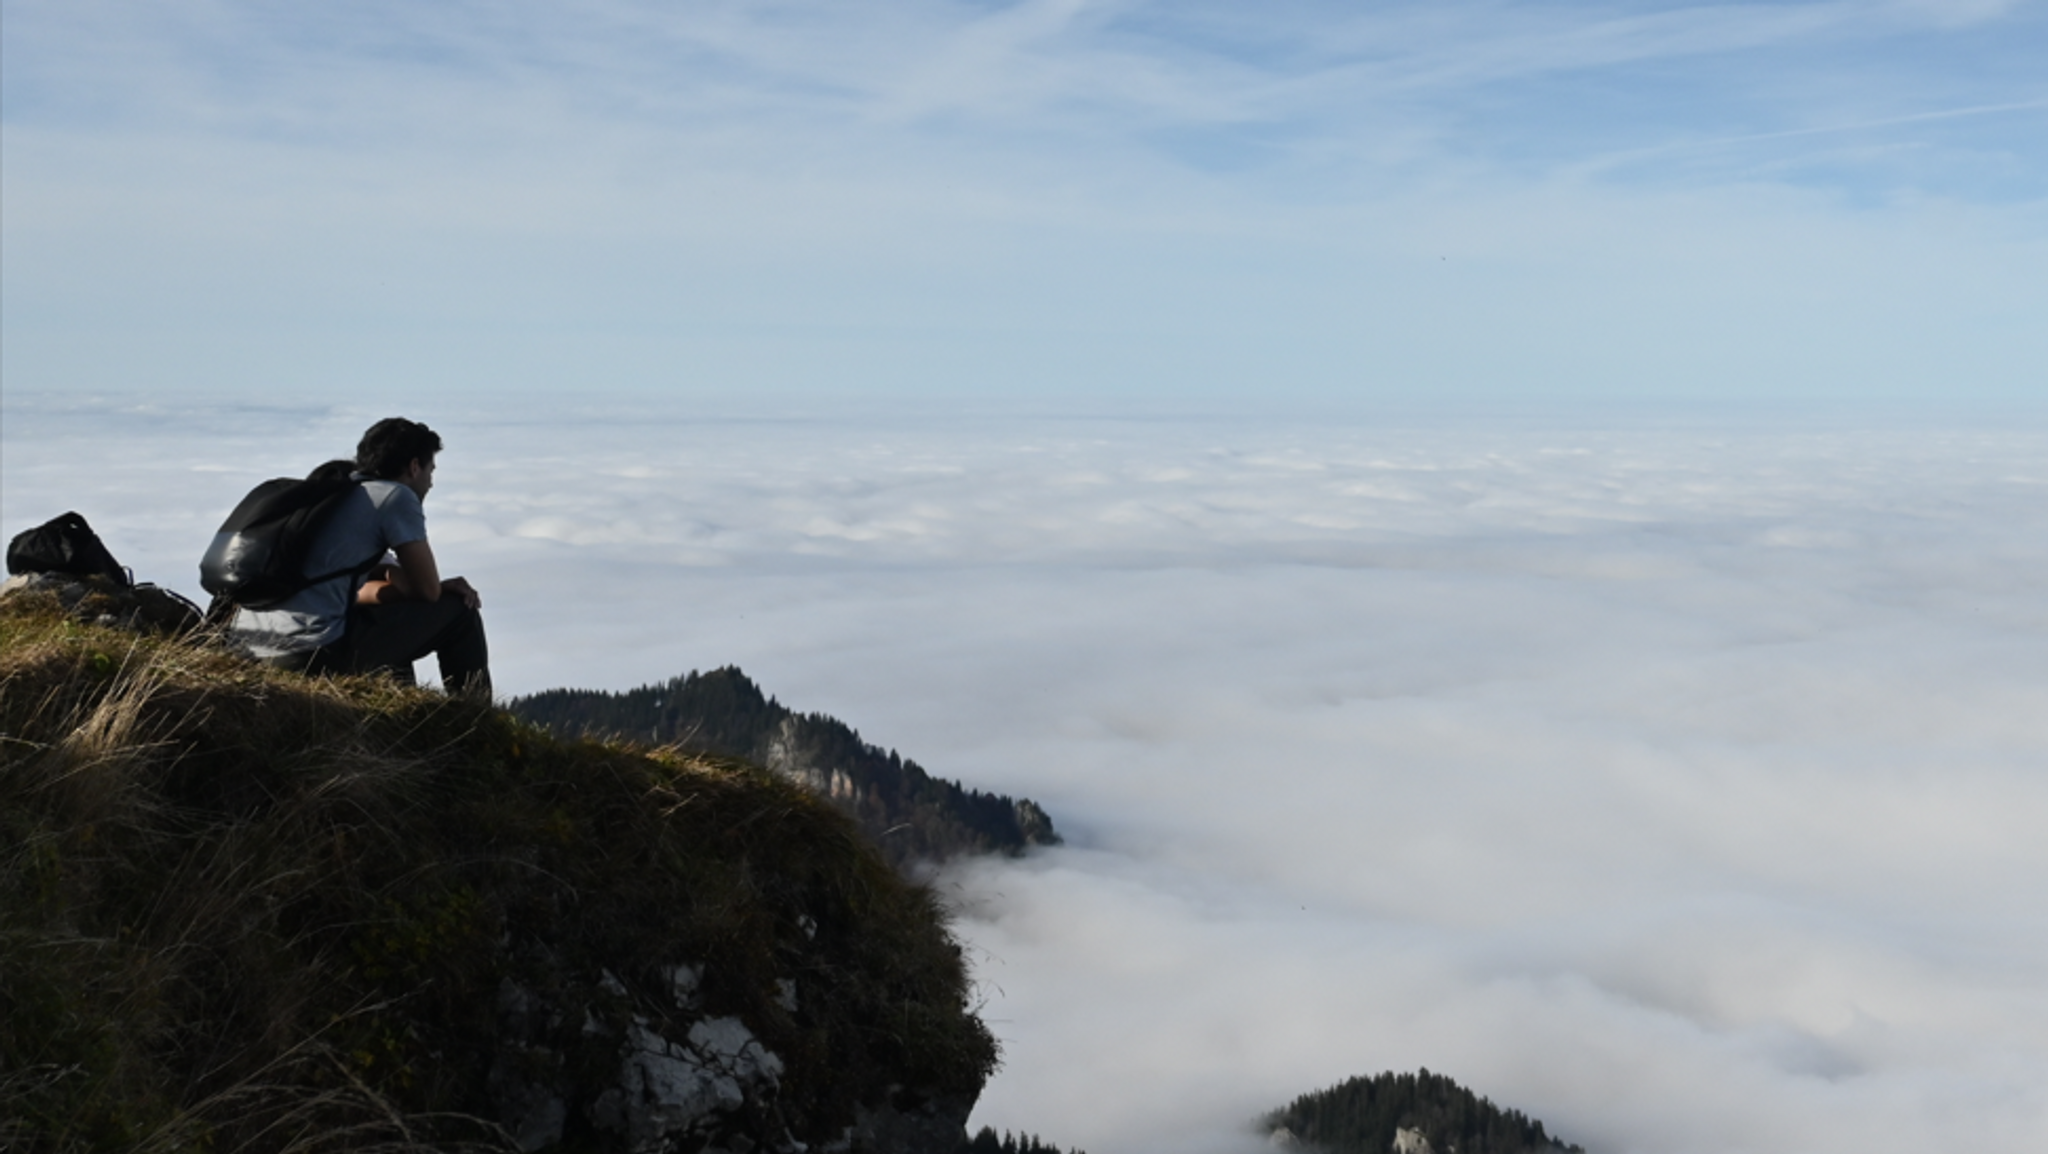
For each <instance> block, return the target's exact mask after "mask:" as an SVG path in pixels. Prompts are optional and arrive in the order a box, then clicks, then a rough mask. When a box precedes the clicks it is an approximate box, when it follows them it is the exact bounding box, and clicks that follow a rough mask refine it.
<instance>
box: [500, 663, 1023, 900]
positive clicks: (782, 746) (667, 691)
mask: <svg viewBox="0 0 2048 1154" xmlns="http://www.w3.org/2000/svg"><path fill="white" fill-rule="evenodd" d="M506 708H507V709H509V710H510V711H512V712H513V713H515V714H518V715H519V716H520V717H523V718H525V719H526V720H528V721H531V722H533V723H535V724H537V725H542V726H545V727H547V728H548V729H549V730H551V731H553V732H554V733H556V734H558V735H560V736H564V737H573V736H585V735H588V736H592V737H597V736H611V737H620V738H627V739H631V740H633V741H645V742H649V743H652V744H655V745H672V746H675V747H678V748H681V749H685V750H693V751H700V752H705V753H713V754H719V755H723V756H726V757H737V758H741V759H744V760H747V761H751V762H753V763H755V764H757V765H762V766H766V767H767V768H769V769H772V770H774V771H775V772H777V773H780V774H782V775H783V776H785V777H787V778H789V779H790V780H792V781H796V782H799V783H801V784H804V785H806V786H809V787H810V788H811V789H813V790H815V791H817V793H819V794H820V795H821V796H823V797H825V798H827V799H829V800H830V801H831V802H832V804H833V805H835V806H837V807H838V808H839V809H840V810H841V811H842V812H844V813H846V814H847V815H848V816H850V817H852V818H853V819H854V820H855V821H858V822H859V823H860V825H861V828H862V829H864V830H866V831H867V833H868V836H869V837H870V838H872V839H873V841H874V843H875V844H876V845H877V846H879V847H880V848H881V850H882V852H883V854H884V855H885V856H887V857H888V858H889V860H890V861H892V862H894V863H896V865H897V866H898V867H899V868H902V869H906V870H909V869H912V868H913V867H915V866H916V865H917V864H918V863H920V862H928V861H939V860H943V859H945V858H949V857H954V856H958V855H961V854H971V853H1019V852H1022V851H1023V850H1025V849H1026V848H1028V847H1030V846H1034V845H1057V844H1059V840H1060V838H1059V834H1058V833H1057V832H1055V831H1054V829H1053V824H1052V818H1051V816H1049V815H1048V814H1047V813H1046V812H1045V810H1044V809H1042V808H1040V807H1039V805H1038V804H1037V803H1036V802H1033V801H1031V800H1030V799H1029V798H1021V799H1013V798H1009V797H1005V796H1003V795H1001V794H992V793H983V792H981V791H980V790H973V789H967V788H964V787H962V786H961V785H959V784H958V783H956V782H951V781H947V780H945V779H943V778H937V777H933V776H932V775H931V774H929V773H927V772H925V770H924V768H923V767H922V766H920V765H918V764H917V763H916V762H914V761H909V760H906V759H904V758H902V757H899V756H898V755H897V754H896V753H895V751H893V750H889V751H884V750H882V749H880V748H878V747H876V746H873V745H870V744H868V743H867V742H865V741H863V740H861V736H860V734H858V733H856V732H854V730H853V729H852V728H851V727H849V726H847V725H846V724H845V723H844V722H841V721H838V720H836V719H834V718H831V717H827V716H825V715H824V714H821V713H808V714H802V713H795V712H793V711H791V710H790V709H788V708H786V707H785V706H783V705H782V703H780V702H778V701H776V700H775V699H774V698H772V697H769V696H767V695H766V694H764V693H762V692H761V689H760V687H758V686H756V685H755V684H754V683H753V682H752V681H751V680H749V679H748V678H747V676H746V675H745V674H744V673H741V672H740V671H739V670H738V669H734V668H730V667H728V668H725V669H714V670H712V671H711V672H709V673H691V674H688V675H687V676H683V677H677V678H673V679H671V680H669V681H666V682H663V683H662V684H660V685H647V686H642V687H641V688H639V689H633V690H628V691H626V692H624V693H609V692H604V691H599V690H587V689H554V690H549V691H547V692H545V693H536V694H534V695H532V696H531V697H521V698H517V699H515V700H513V701H510V702H507V703H506Z"/></svg>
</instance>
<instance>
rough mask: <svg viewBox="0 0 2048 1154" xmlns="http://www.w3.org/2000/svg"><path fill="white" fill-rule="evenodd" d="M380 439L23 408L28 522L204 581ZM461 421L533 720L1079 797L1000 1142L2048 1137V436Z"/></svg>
mask: <svg viewBox="0 0 2048 1154" xmlns="http://www.w3.org/2000/svg"><path fill="white" fill-rule="evenodd" d="M376 415H380V414H374V413H369V412H357V411H352V410H347V409H332V410H292V409H282V410H276V411H270V412H259V411H254V410H250V409H248V408H246V407H240V406H235V407H225V408H220V409H214V410H207V411H203V412H190V413H183V414H181V413H177V412H153V411H149V410H146V409H137V408H136V407H135V406H134V405H133V404H132V403H130V402H120V403H111V404H105V405H94V404H91V403H87V402H76V401H60V400H55V399H50V398H33V397H30V398H21V397H12V396H11V397H10V398H9V407H8V412H7V420H6V422H5V426H4V435H5V438H6V440H5V445H4V448H5V452H4V457H0V464H4V469H5V475H4V481H5V484H4V506H0V516H4V521H5V526H4V527H5V529H6V530H7V531H8V532H9V533H12V532H15V531H18V530H19V529H21V528H23V527H25V526H26V525H28V524H31V523H33V522H35V521H39V520H42V519H44V518H46V517H48V516H50V515H53V514H55V513H57V512H60V511H62V510H64V509H67V508H77V509H79V510H80V511H82V512H84V513H85V514H86V515H87V516H88V517H89V518H90V519H91V520H92V521H93V523H94V524H95V525H96V526H98V527H99V528H100V529H101V531H102V533H103V535H105V536H106V538H107V539H108V541H109V544H110V545H111V546H112V547H113V548H114V550H115V552H116V554H117V555H119V556H120V557H121V558H122V559H123V560H124V561H126V562H128V563H129V564H131V565H133V566H134V567H135V568H136V569H137V571H138V575H139V576H142V577H144V578H146V579H156V580H160V581H165V582H167V583H169V584H172V585H174V586H177V587H180V588H184V589H186V590H187V591H193V586H194V585H195V581H194V580H193V578H192V576H191V574H192V572H193V565H194V562H195V560H196V557H197V554H198V552H199V551H200V549H202V548H203V546H204V542H205V539H206V537H207V536H208V535H209V533H210V530H211V528H212V525H213V524H214V523H215V522H217V520H218V518H219V517H220V516H221V515H222V514H223V513H224V512H225V511H226V509H227V508H228V507H229V506H230V505H232V503H233V501H234V498H235V497H236V496H238V495H239V494H240V493H241V492H242V491H243V490H245V489H246V488H248V486H249V485H250V484H252V483H253V482H254V481H255V480H259V479H261V478H263V477H265V476H270V475H274V474H277V473H284V472H300V471H303V470H304V469H305V468H306V467H308V466H309V465H311V464H312V463H314V462H315V461H317V460H319V459H322V458H324V457H326V456H330V455H335V454H337V453H342V452H345V451H346V450H347V449H348V448H349V447H350V446H351V445H352V444H353V441H354V437H355V435H356V434H357V433H358V432H359V431H360V429H361V427H362V426H363V425H364V424H367V423H368V420H369V419H370V418H372V417H374V416H376ZM414 415H417V416H421V417H423V418H425V419H427V420H428V421H429V422H430V423H433V424H435V425H436V426H437V427H441V428H442V429H443V431H444V434H445V435H446V436H447V438H448V441H449V448H448V451H447V453H446V454H445V455H444V457H443V460H442V468H441V470H440V484H439V487H437V489H436V491H435V493H434V496H433V499H432V500H431V502H430V503H429V517H430V524H431V526H432V528H433V530H434V534H435V539H436V543H437V548H438V550H439V552H440V553H441V555H442V557H443V563H444V568H447V569H449V570H451V571H459V572H465V573H467V574H469V575H470V576H471V577H472V578H473V579H474V580H475V581H476V582H477V584H478V585H479V587H480V588H482V589H483V591H484V595H485V597H486V601H487V612H488V614H489V617H490V621H491V627H492V632H493V639H494V642H495V648H496V662H495V664H496V667H497V672H498V675H499V682H500V685H501V686H502V687H503V688H505V689H506V690H508V691H512V692H524V691H529V690H534V689H539V688H544V687H547V686H551V685H561V684H572V685H584V686H593V687H606V688H625V687H629V686H632V685H635V684H639V683H643V682H646V681H651V680H656V679H659V678H664V677H668V676H672V675H674V674H676V673H680V672H683V671H685V670H688V669H691V668H709V667H713V666H716V665H721V664H727V663H736V664H739V665H741V666H742V667H744V668H745V669H746V670H747V671H748V672H749V673H750V674H752V675H754V676H755V677H756V678H757V679H759V680H760V681H761V682H762V683H763V684H764V685H765V686H766V687H767V688H768V689H769V690H770V691H771V692H773V693H776V694H778V695H779V696H780V697H781V698H782V699H783V700H784V701H785V702H787V703H789V704H791V705H793V706H796V707H798V708H802V709H817V710H824V711H827V712H830V713H833V714H835V715H838V716H840V717H842V718H844V719H846V720H848V721H849V722H851V723H853V724H854V725H856V726H857V727H859V728H860V729H861V730H862V732H863V734H864V735H865V736H866V737H868V738H869V739H870V740H873V741H875V742H878V743H880V744H882V745H885V746H894V747H896V748H898V749H900V750H901V751H902V752H904V753H905V754H906V755H908V756H912V757H915V758H917V759H918V760H919V761H921V762H923V763H924V764H925V765H926V766H927V767H929V768H931V769H932V770H934V771H935V772H938V773H941V774H944V775H946V776H954V777H960V778H963V779H965V780H967V781H969V782H970V783H972V784H975V785H978V786H981V787H984V788H991V789H998V790H1003V791H1005V792H1011V793H1019V794H1025V795H1029V796H1032V797H1035V798H1037V799H1039V800H1040V801H1042V802H1044V803H1045V804H1046V805H1047V806H1048V808H1049V809H1051V810H1052V812H1053V813H1054V815H1055V817H1056V819H1057V820H1058V821H1059V822H1060V824H1061V827H1062V829H1063V830H1064V831H1066V832H1067V833H1068V834H1069V837H1070V841H1071V845H1070V846H1069V847H1067V848H1064V849H1060V850H1055V851H1051V852H1047V853H1042V854H1038V855H1035V856H1034V857H1032V858H1030V859H1027V860H1024V861H1021V862H991V863H982V864H979V865H975V866H973V867H970V868H965V869H961V870H958V871H956V872H954V873H951V874H948V875H946V876H945V877H943V878H942V879H941V881H940V884H941V886H942V887H943V888H944V889H945V891H946V893H947V895H948V897H949V898H950V900H952V901H953V902H954V903H955V904H956V905H957V908H958V909H959V910H960V918H961V921H960V926H961V929H962V931H963V932H964V933H965V934H966V936H967V937H968V938H969V940H970V942H971V944H972V949H973V954H974V956H975V958H976V961H977V966H978V973H979V975H980V977H981V980H982V989H983V993H984V995H985V997H986V998H987V1002H986V1005H985V1007H984V1012H985V1013H986V1015H987V1016H988V1017H989V1019H990V1020H991V1022H992V1023H993V1024H994V1026H995V1028H996V1030H997V1032H998V1033H999V1035H1000V1036H1001V1037H1002V1038H1003V1039H1004V1041H1005V1046H1006V1067H1005V1069H1004V1071H1003V1072H1002V1073H1001V1074H999V1075H998V1077H997V1079H996V1081H995V1082H994V1083H993V1084H992V1085H991V1086H990V1088H989V1090H988V1092H987V1094H986V1095H985V1096H984V1098H983V1101H982V1105H981V1107H980V1109H979V1112H978V1113H977V1116H976V1119H975V1123H976V1124H977V1125H980V1124H989V1125H994V1126H997V1127H999V1128H1003V1127H1007V1128H1011V1129H1030V1130H1033V1131H1036V1132H1039V1133H1042V1134H1044V1135H1045V1136H1046V1137H1048V1138H1050V1139H1052V1140H1055V1141H1058V1142H1061V1143H1062V1144H1069V1145H1079V1146H1083V1147H1086V1148H1087V1149H1089V1150H1090V1151H1092V1152H1094V1154H1117V1152H1124V1151H1135V1152H1144V1151H1160V1152H1165V1151H1216V1152H1219V1154H1222V1152H1227V1151H1237V1150H1246V1151H1248V1150H1252V1149H1256V1148H1257V1140H1256V1139H1255V1138H1253V1137H1250V1136H1248V1135H1247V1134H1246V1133H1245V1132H1244V1130H1243V1127H1244V1125H1245V1123H1246V1122H1247V1120H1248V1119H1249V1118H1250V1117H1251V1116H1252V1115H1254V1114H1256V1113H1257V1112H1259V1111H1261V1110H1263V1109H1265V1108H1269V1107H1272V1106H1276V1105H1279V1104H1281V1103H1282V1102H1284V1101H1285V1100H1287V1099H1288V1098H1291V1097H1292V1096H1294V1095H1295V1094H1298V1093H1301V1092H1304V1091H1308V1090H1311V1089H1315V1088H1318V1087H1321V1086H1324V1085H1328V1084H1330V1083H1333V1082H1336V1081H1339V1080H1341V1079H1343V1078H1346V1077H1349V1076H1352V1075H1356V1074H1366V1073H1373V1072H1376V1071H1379V1070H1382V1069H1413V1068H1415V1067H1417V1066H1427V1067H1429V1068H1431V1069H1433V1070H1439V1071H1441V1072H1444V1073H1448V1074H1450V1075H1451V1076H1453V1077H1455V1078H1457V1079H1459V1080H1460V1081H1462V1082H1465V1083H1467V1084H1470V1085H1472V1086H1474V1087H1475V1088H1477V1089H1478V1090H1480V1091H1481V1092H1482V1093H1485V1094H1487V1095H1489V1096H1491V1097H1492V1098H1494V1100H1496V1101H1497V1102H1501V1103H1504V1104H1508V1105H1512V1106H1515V1107H1518V1108H1520V1109H1523V1110H1526V1111H1528V1112H1530V1113H1532V1114H1534V1115H1536V1116H1537V1117H1540V1118H1542V1119H1543V1120H1544V1121H1545V1122H1546V1123H1547V1124H1549V1125H1550V1126H1551V1128H1552V1129H1553V1130H1555V1131H1558V1132H1561V1133H1563V1134H1564V1135H1566V1136H1568V1137H1570V1138H1571V1139H1573V1140H1575V1141H1579V1142H1583V1143H1585V1144H1587V1145H1588V1146H1589V1147H1591V1148H1593V1149H1595V1150H1598V1151H1602V1152H1622V1151H1645V1152H1649V1151H1655V1152H1659V1154H1689V1152H1700V1154H1708V1152H1721V1151H1740V1150H1756V1151H1763V1150H1772V1151H1778V1150H1813V1151H1835V1150H1839V1151H1854V1152H1856V1154H1870V1152H1882V1151H1899V1152H1902V1154H1903V1152H1906V1151H1920V1150H1926V1149H1935V1148H1949V1149H1972V1150H1984V1151H2007V1150H2010V1151H2019V1150H2026V1149H2035V1148H2040V1147H2041V1146H2042V1145H2043V1144H2044V1143H2048V1090H2044V1089H2043V1088H2044V1087H2048V963H2044V961H2043V959H2044V958H2048V912H2044V910H2048V907H2044V906H2043V904H2042V902H2041V900H2040V895H2041V894H2042V893H2043V892H2048V848H2043V846H2044V843H2043V841H2042V839H2041V837H2040V829H2041V828H2042V825H2043V820H2044V818H2048V777H2044V776H2043V774H2042V767H2043V765H2044V763H2048V757H2044V753H2048V645H2044V641H2048V594H2044V592H2043V589H2044V586H2043V576H2042V575H2043V574H2044V573H2048V533H2044V529H2048V504H2044V497H2048V467H2044V466H2043V465H2042V462H2043V461H2048V428H2044V426H2043V425H2042V423H2041V422H2040V421H2039V420H2038V419H2032V420H2023V421H2017V422H2014V421H2008V422H2003V423H1994V422H1982V423H1979V424H1977V425H1975V426H1967V425H1964V424H1960V423H1957V424H1956V425H1955V426H1954V427H1953V428H1950V429H1947V430H1941V429H1934V430H1930V429H1928V428H1926V427H1921V426H1917V425H1915V424H1913V423H1910V422H1899V423H1897V424H1893V425H1884V424H1873V423H1871V422H1868V421H1866V422H1863V423H1861V424H1858V425H1854V426H1851V425H1845V424H1843V423H1841V422H1838V421H1830V420H1825V419H1818V418H1815V419H1808V420H1803V421H1791V420H1788V419H1784V418H1779V419H1776V420H1773V421H1770V422H1766V421H1764V420H1763V419H1762V418H1760V417H1759V418H1753V419H1735V418H1721V419H1715V420H1709V419H1706V418H1690V419H1684V420H1680V419H1675V418H1674V419H1671V420H1665V421H1653V420H1645V419H1639V420H1635V421H1632V422H1623V421H1619V420H1615V419H1598V420H1595V419H1588V420H1585V421H1580V422H1559V421H1552V422H1548V423H1541V424H1539V423H1532V422H1522V423H1512V422H1505V421H1492V422H1485V421H1479V420H1476V419H1474V420H1467V421H1452V420H1420V419H1415V420H1407V421H1403V422H1401V423H1400V424H1399V425H1398V426H1390V425H1387V424H1385V423H1368V422H1363V421H1337V420H1330V421H1321V422H1312V421H1298V422H1288V421H1280V420H1271V419H1268V420H1261V421H1253V422H1245V421H1221V420H1218V421H1194V420H1173V421H1168V420H1143V419H1131V420H1109V419H1080V418H1075V419H1065V420H1054V419H1010V420H997V419H993V418H990V419H985V420H972V421H970V420H953V421H935V420H925V421H918V420H914V419H909V418H904V419H900V420H884V419H879V418H876V419H867V420H836V419H819V420H813V421H772V422H750V421H740V420H704V419H691V418H688V417H687V416H684V415H675V414H662V413H659V412H648V411H645V410H637V409H621V410H616V411H613V410H606V409H603V408H588V409H582V410H577V409H573V408H571V407H568V406H560V407H558V408H556V409H554V410H550V411H530V412H524V413H521V414H518V415H517V416H516V417H504V416H494V417H490V418H483V417H480V416H478V415H477V414H473V413H448V414H445V415H444V414H438V413H433V412H425V411H421V412H416V413H415V414H414ZM281 428H282V429H286V430H288V433H287V435H286V436H284V437H282V438H280V437H279V436H277V435H276V433H277V430H278V429H281Z"/></svg>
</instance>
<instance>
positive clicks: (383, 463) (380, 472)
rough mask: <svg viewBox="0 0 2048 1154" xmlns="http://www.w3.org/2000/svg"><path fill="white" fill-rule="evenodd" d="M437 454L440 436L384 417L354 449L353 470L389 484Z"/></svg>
mask: <svg viewBox="0 0 2048 1154" xmlns="http://www.w3.org/2000/svg"><path fill="white" fill-rule="evenodd" d="M440 451H441V434H439V433H436V432H435V431H434V430H432V429H429V428H427V427H426V426H425V425H422V424H420V423H419V422H418V421H408V420H406V419H405V418H404V417H386V418H384V419H383V420H381V421H378V422H377V423H376V424H374V425H371V426H370V429H369V431H368V432H366V433H364V434H363V439H362V441H361V443H359V444H358V445H356V468H358V469H360V470H362V471H363V472H365V473H368V474H369V475H370V476H372V477H380V478H382V479H384V480H387V481H388V480H391V479H392V478H394V477H396V476H398V475H399V474H400V473H403V472H405V468H406V466H407V465H410V464H412V463H413V462H414V461H431V460H433V459H434V454H436V453H438V452H440Z"/></svg>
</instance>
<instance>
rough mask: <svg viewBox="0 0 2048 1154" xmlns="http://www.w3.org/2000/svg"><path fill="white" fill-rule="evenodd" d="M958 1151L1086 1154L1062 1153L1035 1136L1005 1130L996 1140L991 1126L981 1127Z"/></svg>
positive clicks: (963, 1153) (1078, 1153)
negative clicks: (979, 1131)
mask: <svg viewBox="0 0 2048 1154" xmlns="http://www.w3.org/2000/svg"><path fill="white" fill-rule="evenodd" d="M960 1149H961V1154H1086V1152H1085V1151H1081V1150H1074V1151H1063V1150H1061V1149H1060V1148H1059V1147H1057V1146H1054V1145H1053V1144H1051V1143H1050V1142H1043V1141H1040V1140H1039V1137H1038V1135H1036V1134H1011V1133H1010V1132H1009V1131H1008V1130H1005V1131H1003V1136H1002V1137H1000V1138H998V1137H996V1132H995V1128H994V1127H992V1126H983V1127H982V1128H981V1133H979V1134H976V1135H975V1136H974V1137H973V1138H972V1139H969V1140H968V1143H967V1145H965V1146H962V1147H961V1148H960Z"/></svg>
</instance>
